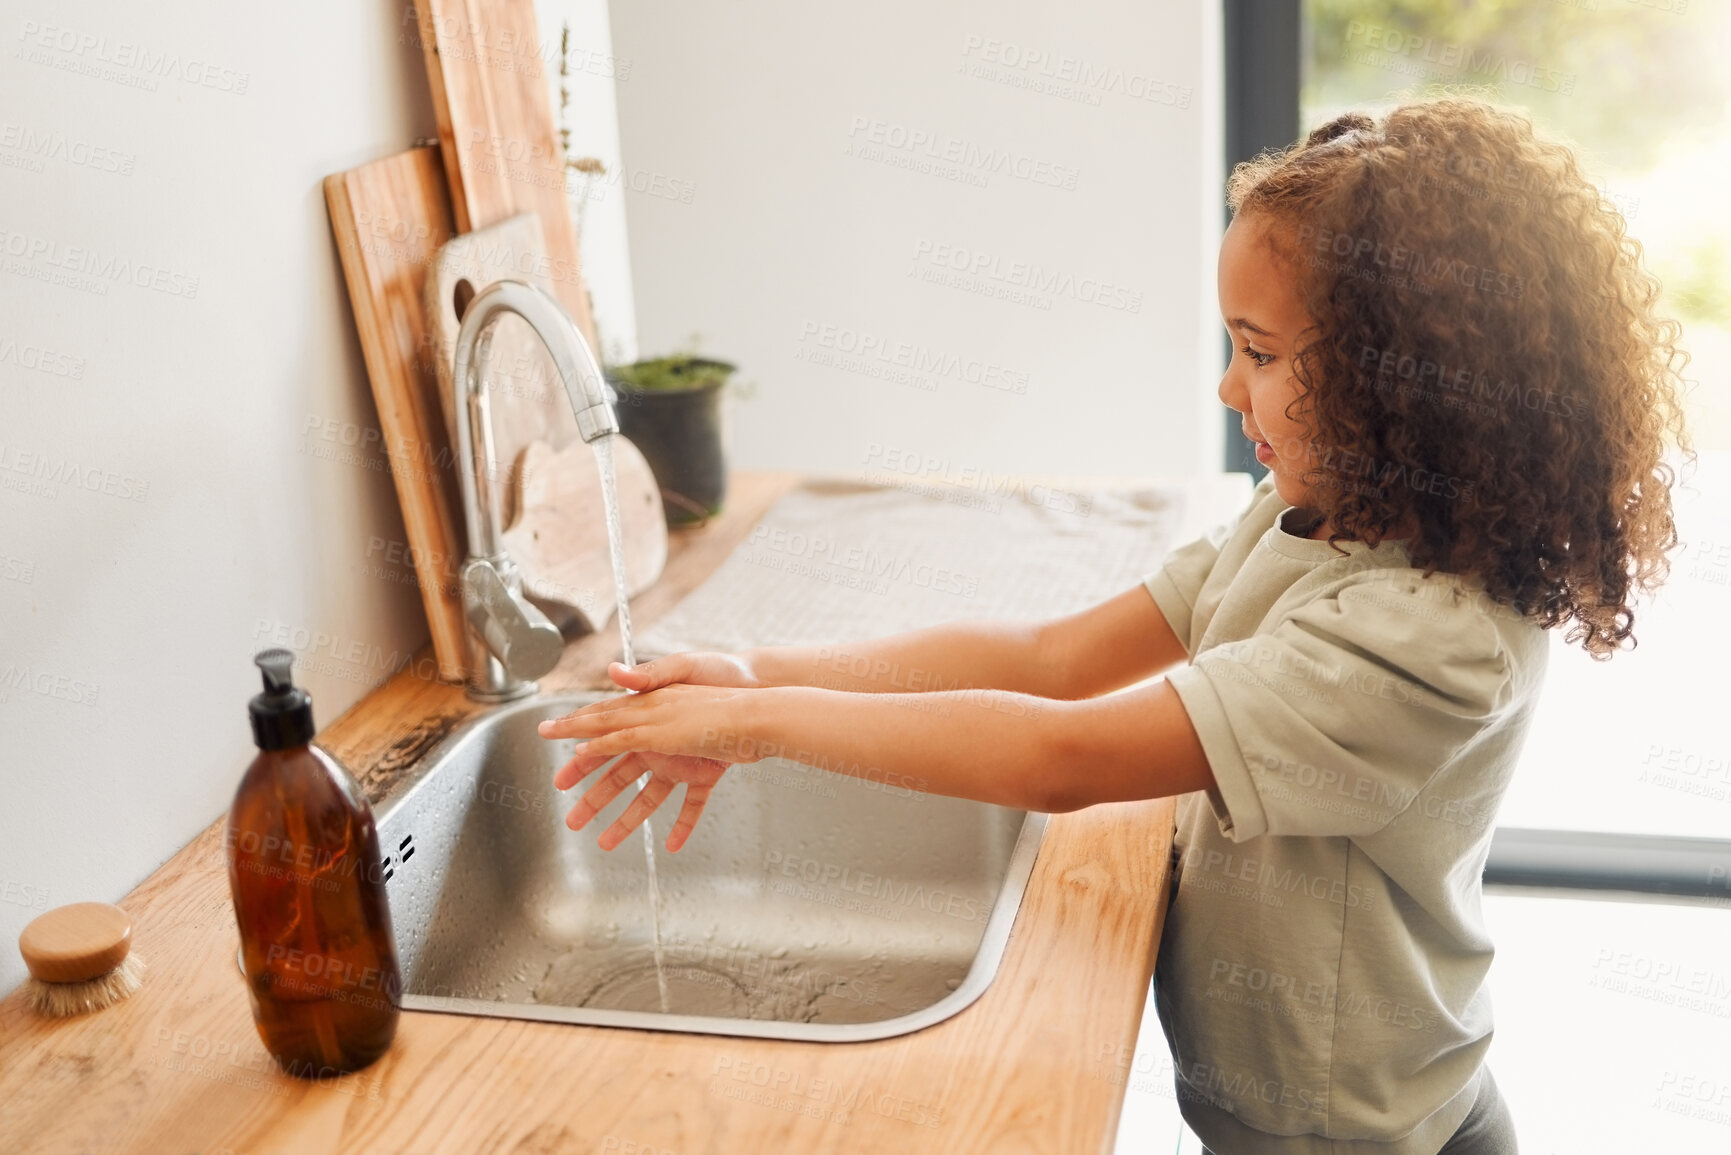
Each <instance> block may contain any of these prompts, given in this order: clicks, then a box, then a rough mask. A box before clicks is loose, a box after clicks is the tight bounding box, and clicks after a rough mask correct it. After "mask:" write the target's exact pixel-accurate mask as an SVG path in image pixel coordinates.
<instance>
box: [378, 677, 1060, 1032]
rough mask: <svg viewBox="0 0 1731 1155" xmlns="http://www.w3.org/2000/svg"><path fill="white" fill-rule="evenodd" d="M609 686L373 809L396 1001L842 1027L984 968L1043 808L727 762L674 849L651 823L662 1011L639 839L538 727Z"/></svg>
mask: <svg viewBox="0 0 1731 1155" xmlns="http://www.w3.org/2000/svg"><path fill="white" fill-rule="evenodd" d="M600 697H602V695H598V694H588V695H578V696H563V697H556V698H555V697H538V698H531V699H528V700H525V701H522V702H517V703H512V704H510V705H506V706H502V707H500V708H498V709H496V710H493V711H491V712H489V713H488V714H486V715H483V716H482V717H481V718H479V719H477V720H475V721H474V722H471V723H470V724H469V725H467V726H466V727H464V728H463V729H461V730H459V731H457V732H456V733H454V734H453V735H452V736H451V737H450V738H449V739H447V740H446V741H445V742H444V743H443V744H442V745H441V746H440V747H439V748H437V749H436V750H434V751H433V752H432V753H431V754H430V755H429V756H428V757H427V758H426V759H425V760H424V761H423V762H422V764H421V767H420V768H419V769H418V771H417V772H416V773H414V774H413V775H411V776H410V777H409V778H407V779H406V780H405V781H404V782H403V783H401V784H400V785H399V786H398V787H397V788H396V789H395V790H394V791H393V792H392V793H391V794H390V795H389V796H387V797H386V798H384V799H382V800H381V801H380V803H379V805H378V806H376V807H375V808H374V813H375V815H376V817H377V821H378V827H379V840H380V846H381V848H382V849H383V852H384V853H385V854H386V855H388V856H389V857H388V859H387V870H388V879H387V882H386V889H387V890H388V892H389V894H390V903H391V919H392V923H393V925H394V928H395V932H396V937H397V946H398V951H399V956H400V962H401V965H402V970H403V1006H404V1007H405V1008H407V1009H409V1010H424V1011H447V1012H456V1013H462V1014H477V1015H495V1016H503V1017H508V1018H521V1019H544V1020H550V1021H554V1022H567V1023H590V1024H596V1025H601V1026H613V1027H639V1028H647V1029H651V1030H670V1031H695V1032H701V1033H707V1034H720V1035H750V1036H757V1037H763V1038H778V1039H804V1040H821V1041H830V1042H849V1041H858V1040H864V1039H878V1038H885V1037H888V1036H891V1035H898V1034H903V1033H905V1032H908V1031H912V1030H917V1029H919V1028H921V1027H925V1026H929V1025H931V1024H932V1023H936V1022H939V1021H941V1020H943V1019H945V1018H948V1017H949V1016H951V1015H953V1014H955V1013H956V1012H958V1011H960V1010H961V1009H962V1008H964V1007H966V1006H967V1005H968V1004H969V1003H971V1002H973V1001H974V1000H975V999H976V998H978V997H979V996H980V994H981V992H983V991H984V990H985V988H986V987H987V985H988V984H990V982H991V981H992V977H993V975H994V974H996V973H997V968H998V963H999V960H1000V959H1001V958H1002V956H1003V951H1004V945H1005V942H1006V941H1007V940H1008V938H1009V934H1010V927H1011V924H1012V923H1013V922H1014V921H1015V917H1016V909H1017V907H1018V906H1019V905H1020V903H1021V899H1022V892H1023V889H1024V887H1025V886H1026V884H1027V880H1028V874H1029V872H1030V871H1031V870H1032V869H1033V864H1034V857H1035V854H1036V853H1037V851H1038V849H1039V843H1040V837H1041V835H1042V833H1043V832H1044V830H1045V825H1046V816H1045V815H1043V814H1033V813H1027V812H1024V811H1020V810H1011V809H1006V808H1004V807H998V806H989V805H985V804H982V803H976V802H966V801H962V800H959V799H953V798H942V797H938V796H935V795H927V794H920V793H917V792H914V791H911V790H908V789H906V788H905V785H906V784H904V783H901V782H897V781H889V782H886V781H883V780H882V777H881V776H872V777H869V778H866V779H859V778H851V777H847V776H844V775H840V774H834V773H829V772H827V771H824V770H821V769H814V768H812V767H810V766H805V765H801V764H799V763H796V762H791V761H786V760H782V759H765V760H763V761H761V762H756V763H750V764H746V765H740V766H735V767H734V768H733V769H731V770H730V771H728V774H727V777H726V778H724V779H723V781H722V783H721V785H720V786H719V787H718V788H717V790H716V792H715V795H714V797H713V798H712V800H711V801H710V804H709V808H708V810H707V812H706V813H705V814H704V817H703V820H702V822H700V823H699V824H698V828H697V831H696V833H695V834H694V835H693V836H692V838H691V840H690V841H689V842H688V843H687V844H686V847H685V848H684V849H683V850H681V851H680V852H679V853H678V854H669V853H668V852H667V851H666V849H665V847H664V845H663V841H664V840H665V838H666V834H667V828H668V825H669V824H670V823H671V822H672V818H673V810H674V808H673V807H665V808H664V811H665V812H664V813H661V814H657V815H656V816H655V818H654V820H653V823H654V826H655V831H656V850H657V854H656V864H657V874H658V878H659V888H660V894H661V938H662V950H661V954H662V964H661V976H662V978H663V979H664V980H665V982H666V985H667V995H668V1006H667V1011H666V1012H665V1013H664V1012H663V1011H662V1009H661V999H660V991H659V987H658V984H657V968H656V962H655V954H654V949H653V931H652V921H651V915H650V911H651V907H650V902H649V898H648V887H647V882H648V868H647V865H646V863H645V855H644V852H643V847H642V836H641V834H637V835H633V836H632V838H631V839H629V840H627V841H626V842H625V843H624V844H623V845H622V846H620V847H619V848H618V849H617V850H614V851H611V852H607V851H603V850H601V849H599V848H598V847H597V846H596V844H595V839H596V835H597V834H598V833H599V832H600V831H601V830H602V829H604V826H605V824H606V823H608V822H611V821H612V820H613V818H614V816H615V815H616V814H617V813H618V812H619V811H621V810H622V809H623V808H624V806H625V805H626V798H621V799H619V800H616V801H615V802H614V803H613V805H611V806H610V807H608V809H607V811H606V812H605V813H603V814H602V815H601V816H600V818H598V819H597V821H596V824H592V825H591V827H590V828H589V829H586V830H584V831H581V832H573V831H571V830H569V829H567V828H566V827H565V824H564V816H565V813H566V811H567V810H569V809H570V807H571V805H572V804H573V803H574V802H575V801H576V797H577V795H578V794H579V792H580V791H579V790H573V791H570V792H568V793H564V794H561V793H560V792H559V791H556V790H554V789H553V784H552V779H553V773H554V771H555V770H556V769H557V768H558V766H559V765H560V764H561V763H562V762H563V761H564V760H565V759H566V758H568V757H569V756H570V752H571V750H572V748H573V745H574V744H573V743H571V742H549V741H547V740H545V739H543V738H541V737H539V736H538V735H537V734H536V733H535V724H536V723H537V722H539V721H541V720H542V719H543V718H549V717H554V716H557V715H559V714H563V713H566V712H569V711H570V710H572V709H574V708H575V707H576V706H578V705H582V704H585V703H588V702H592V701H595V700H597V699H598V698H600ZM633 794H635V790H631V791H627V796H630V795H633ZM675 801H677V798H676V799H675Z"/></svg>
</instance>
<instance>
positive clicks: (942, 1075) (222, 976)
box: [0, 473, 1174, 1155]
mask: <svg viewBox="0 0 1731 1155" xmlns="http://www.w3.org/2000/svg"><path fill="white" fill-rule="evenodd" d="M799 480H800V479H799V476H798V475H796V474H789V473H741V474H738V475H736V476H735V477H734V479H733V481H732V488H731V490H730V494H729V502H728V510H727V512H726V514H724V515H723V516H721V517H719V518H717V519H715V520H714V521H712V522H711V523H709V524H708V525H706V526H704V527H702V528H700V529H694V530H682V531H678V532H675V533H673V534H671V535H670V538H671V540H670V542H669V548H668V562H667V568H666V571H665V572H664V574H663V576H662V578H661V580H660V581H659V582H658V583H657V584H656V585H655V587H654V588H652V589H650V590H648V591H646V592H645V593H643V594H642V595H640V596H639V597H638V598H637V599H636V600H635V601H634V602H633V604H632V615H633V617H634V619H635V620H636V621H638V622H641V623H644V624H647V623H650V622H653V621H654V620H656V619H657V618H658V617H659V616H660V615H661V614H663V613H665V612H666V611H667V609H668V608H669V607H671V606H672V605H673V604H674V603H675V602H677V601H678V600H679V599H681V598H682V597H684V596H685V594H687V593H688V592H690V591H691V590H692V589H693V588H694V587H695V586H697V585H698V584H699V583H700V582H701V581H702V580H703V579H704V578H705V577H707V576H708V575H709V573H710V572H711V571H712V570H714V569H715V567H716V566H717V565H718V564H720V562H721V560H722V559H723V558H725V557H726V556H727V554H728V553H729V552H730V551H731V550H732V549H733V547H734V546H735V545H736V544H737V543H738V542H739V541H740V540H741V539H742V538H743V537H744V535H745V533H746V531H747V530H749V529H750V528H751V526H752V525H754V524H755V523H756V522H757V521H758V520H759V519H760V518H761V517H762V516H763V513H764V511H765V510H767V509H768V508H769V506H770V505H771V504H772V503H773V502H774V501H775V499H776V498H778V497H779V496H781V494H783V493H784V492H786V491H787V490H788V489H789V488H791V487H792V486H794V485H795V484H797V483H798V481H799ZM616 649H617V639H616V638H614V637H613V636H612V635H610V634H606V633H603V634H600V635H592V636H589V637H586V638H583V639H580V640H578V641H576V642H573V643H572V644H571V645H569V646H568V647H567V648H566V652H565V657H564V659H563V660H562V661H561V663H560V664H559V667H558V668H557V670H555V672H554V673H553V674H550V675H549V676H548V677H546V678H544V679H543V680H542V686H543V688H544V689H546V690H550V691H558V690H571V689H582V688H589V687H601V686H603V685H605V684H606V683H605V681H604V677H603V675H604V671H605V669H606V664H607V662H608V661H609V660H610V659H611V658H612V657H613V656H614V655H615V652H616ZM429 653H430V651H429ZM429 664H430V663H420V662H417V663H416V664H415V666H419V667H426V666H428V665H429ZM478 709H479V707H478V706H477V705H476V704H475V703H472V702H470V701H469V700H468V699H467V698H466V697H465V696H464V693H463V689H462V687H460V686H452V685H446V684H444V683H441V682H435V681H428V680H425V679H423V678H421V677H418V676H417V675H416V673H415V667H410V668H408V669H405V670H403V671H402V672H401V673H399V674H398V675H397V676H396V677H394V678H393V679H392V680H391V681H389V682H388V683H386V684H385V685H383V686H381V687H379V688H378V689H377V690H375V691H374V692H373V693H371V694H369V695H368V696H367V697H366V698H365V699H363V700H362V701H361V702H359V703H358V704H356V705H355V707H354V708H353V709H351V710H350V711H349V712H348V713H346V714H344V715H343V716H342V717H341V718H338V719H337V720H336V721H335V722H332V723H331V724H330V725H328V726H327V727H325V729H324V730H323V731H322V732H321V733H320V734H319V736H318V739H317V741H318V742H319V744H320V745H322V746H324V747H325V748H326V749H327V750H329V751H331V752H332V753H333V754H335V755H336V756H337V757H338V758H339V759H340V760H341V761H342V762H343V763H344V765H346V766H347V767H349V769H350V770H351V771H352V772H353V773H354V774H355V776H356V778H357V780H358V781H359V782H360V783H361V785H362V787H363V788H364V789H365V790H366V791H367V793H368V795H369V797H371V798H374V799H377V798H379V797H381V796H382V794H383V792H384V791H385V789H386V788H388V786H389V785H390V784H391V783H392V782H393V781H395V780H396V779H397V778H398V777H399V776H400V775H401V774H402V773H403V772H404V771H405V770H407V769H408V768H409V767H410V766H412V765H413V764H414V762H415V761H416V759H418V758H419V757H420V756H421V755H423V754H425V753H426V752H427V751H428V750H429V749H430V748H431V747H432V746H434V745H435V744H436V743H437V742H438V741H439V740H440V739H441V738H443V737H444V736H445V735H446V734H448V733H449V732H450V731H451V729H452V728H453V727H454V726H456V725H457V724H458V723H460V722H461V721H463V720H464V719H465V718H468V717H469V716H470V715H472V714H474V713H475V712H476V711H477V710H478ZM236 773H237V774H238V773H239V768H238V767H237V768H236ZM723 789H725V786H724V787H723ZM1173 809H1174V805H1173V802H1172V800H1171V799H1164V800H1161V801H1158V802H1141V803H1122V804H1114V805H1108V806H1097V807H1093V808H1091V809H1088V810H1083V811H1078V812H1076V813H1073V814H1061V815H1056V816H1054V817H1053V819H1052V820H1051V824H1050V826H1049V827H1048V830H1047V833H1046V837H1045V840H1044V843H1043V845H1042V846H1041V848H1040V855H1039V859H1038V861H1037V862H1036V864H1035V866H1034V872H1033V876H1032V877H1031V878H1030V879H1029V883H1028V889H1027V894H1026V896H1025V897H1024V899H1023V901H1022V906H1021V909H1020V911H1019V913H1018V914H1017V917H1016V923H1015V928H1014V930H1013V932H1012V933H1011V936H1010V941H1009V945H1008V947H1007V949H1006V951H1005V954H1004V960H1003V964H1002V966H1001V968H1000V969H999V972H998V976H997V978H996V979H995V980H994V981H993V983H992V985H991V987H990V988H989V989H988V990H987V991H986V993H985V994H984V995H983V996H981V998H980V999H979V1001H978V1002H976V1003H975V1004H974V1005H973V1006H971V1007H969V1008H968V1009H966V1010H964V1011H962V1012H961V1013H960V1014H959V1015H956V1016H955V1017H953V1018H950V1019H947V1020H945V1021H944V1022H942V1023H939V1024H937V1025H935V1026H932V1027H928V1028H926V1029H925V1030H923V1031H918V1032H915V1033H914V1034H911V1035H903V1036H901V1037H899V1038H894V1039H885V1040H881V1041H878V1042H868V1043H843V1044H834V1043H793V1042H783V1041H774V1040H762V1039H734V1038H723V1037H718V1036H703V1035H680V1034H668V1033H662V1032H656V1031H634V1030H622V1029H610V1028H604V1027H587V1026H571V1025H566V1024H556V1023H538V1022H526V1021H522V1020H516V1019H492V1018H480V1017H470V1016H464V1015H445V1014H431V1013H417V1012H412V1011H405V1012H404V1013H403V1015H402V1019H401V1022H400V1023H399V1026H398V1030H397V1036H396V1041H395V1043H394V1044H393V1045H392V1048H391V1050H390V1051H389V1052H388V1053H387V1054H386V1055H385V1056H384V1057H383V1058H382V1059H380V1060H379V1061H378V1062H376V1063H374V1064H373V1065H372V1066H371V1067H369V1068H367V1069H366V1070H364V1071H360V1072H357V1073H355V1074H353V1075H348V1076H344V1077H343V1078H340V1079H333V1080H330V1081H328V1082H324V1083H307V1082H303V1081H300V1080H297V1079H294V1078H291V1077H290V1076H288V1075H285V1074H283V1073H281V1072H280V1071H279V1070H278V1069H277V1068H276V1066H275V1065H274V1063H273V1062H272V1060H271V1059H270V1057H269V1055H268V1053H267V1052H266V1051H265V1049H264V1047H263V1045H262V1044H261V1043H260V1041H259V1038H258V1034H257V1032H256V1031H255V1029H254V1027H253V1023H252V1014H251V1011H250V1010H249V1008H248V1004H247V993H246V987H245V984H244V982H243V980H242V978H241V976H240V974H239V972H238V970H237V969H236V966H235V951H236V949H237V947H238V945H239V939H238V936H237V933H236V930H235V925H234V912H233V908H232V906H231V905H230V899H229V892H228V880H227V874H226V869H227V868H226V864H225V861H224V859H223V855H222V844H221V830H222V822H223V819H222V818H221V817H219V818H218V819H217V821H215V822H213V823H212V824H211V826H210V827H209V828H208V829H206V830H205V831H204V833H202V834H200V835H199V836H198V837H197V838H196V839H194V840H193V841H192V842H191V843H190V844H188V845H187V846H186V847H185V848H183V849H182V850H181V851H180V853H178V854H176V855H175V856H174V857H173V858H171V859H170V860H169V861H168V862H167V863H165V864H164V865H163V866H162V868H161V869H159V870H157V871H156V873H154V874H153V875H151V876H150V877H149V878H148V879H146V880H145V881H144V882H143V883H142V884H140V885H139V886H138V887H137V888H136V889H135V890H133V892H132V893H131V894H130V895H128V896H127V897H126V898H125V899H123V900H122V902H121V905H123V906H124V907H125V908H126V909H127V911H128V912H129V913H130V914H131V915H132V918H133V924H134V928H135V931H134V934H135V949H136V950H137V951H138V953H139V954H140V955H141V956H142V957H143V958H144V959H145V961H146V963H147V965H148V973H147V974H146V976H145V984H144V989H143V990H142V991H140V992H139V993H137V994H135V995H133V996H132V997H131V998H130V999H127V1000H125V1001H124V1002H122V1003H120V1004H119V1005H118V1006H115V1007H113V1008H110V1009H109V1010H106V1011H103V1012H100V1013H98V1014H94V1015H87V1016H84V1017H81V1018H77V1019H70V1020H61V1021H53V1020H45V1019H41V1018H38V1017H36V1016H34V1015H32V1014H31V1013H30V1012H28V1011H27V1010H26V1009H25V1007H24V1005H23V1000H22V996H21V995H20V994H19V993H17V992H14V993H13V994H12V995H11V996H10V997H8V998H6V999H4V1000H0V1136H4V1144H3V1146H4V1147H5V1149H6V1150H7V1151H10V1152H19V1151H31V1152H35V1151H41V1152H55V1153H66V1155H72V1153H78V1155H83V1153H86V1152H104V1153H107V1152H114V1153H122V1152H138V1153H140V1155H170V1153H171V1155H184V1153H188V1152H202V1153H206V1155H221V1153H228V1152H232V1153H235V1155H276V1153H279V1152H282V1153H288V1152H318V1153H326V1152H366V1153H369V1155H371V1153H381V1155H384V1153H389V1155H429V1153H434V1152H453V1153H462V1155H474V1153H480V1152H488V1153H494V1152H500V1153H502V1152H525V1153H527V1152H537V1153H539V1152H549V1153H550V1152H568V1151H582V1152H591V1151H593V1152H619V1153H621V1155H704V1153H710V1155H756V1153H759V1152H773V1153H779V1152H799V1153H801V1155H808V1153H810V1155H817V1153H830V1152H885V1151H894V1152H898V1153H902V1152H907V1153H916V1152H943V1153H945V1155H967V1153H975V1152H977V1153H980V1155H988V1153H990V1155H1010V1153H1022V1152H1049V1153H1052V1155H1082V1153H1109V1152H1110V1151H1111V1149H1112V1142H1113V1138H1114V1134H1115V1132H1116V1129H1117V1121H1118V1112H1119V1108H1120V1105H1121V1102H1122V1099H1123V1090H1124V1081H1125V1076H1126V1075H1127V1074H1128V1072H1129V1069H1130V1062H1131V1055H1132V1051H1133V1049H1134V1046H1135V1042H1136V1032H1137V1027H1138V1024H1139V1022H1140V1020H1141V1017H1142V1007H1143V999H1144V996H1145V994H1146V992H1147V989H1148V982H1149V977H1150V974H1151V972H1152V969H1153V955H1154V946H1155V944H1156V942H1157V941H1158V938H1159V932H1160V927H1161V924H1162V921H1163V919H1164V917H1165V912H1166V884H1167V876H1168V862H1167V857H1168V850H1169V847H1170V844H1171V835H1172V820H1173ZM586 836H587V837H593V833H586Z"/></svg>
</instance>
